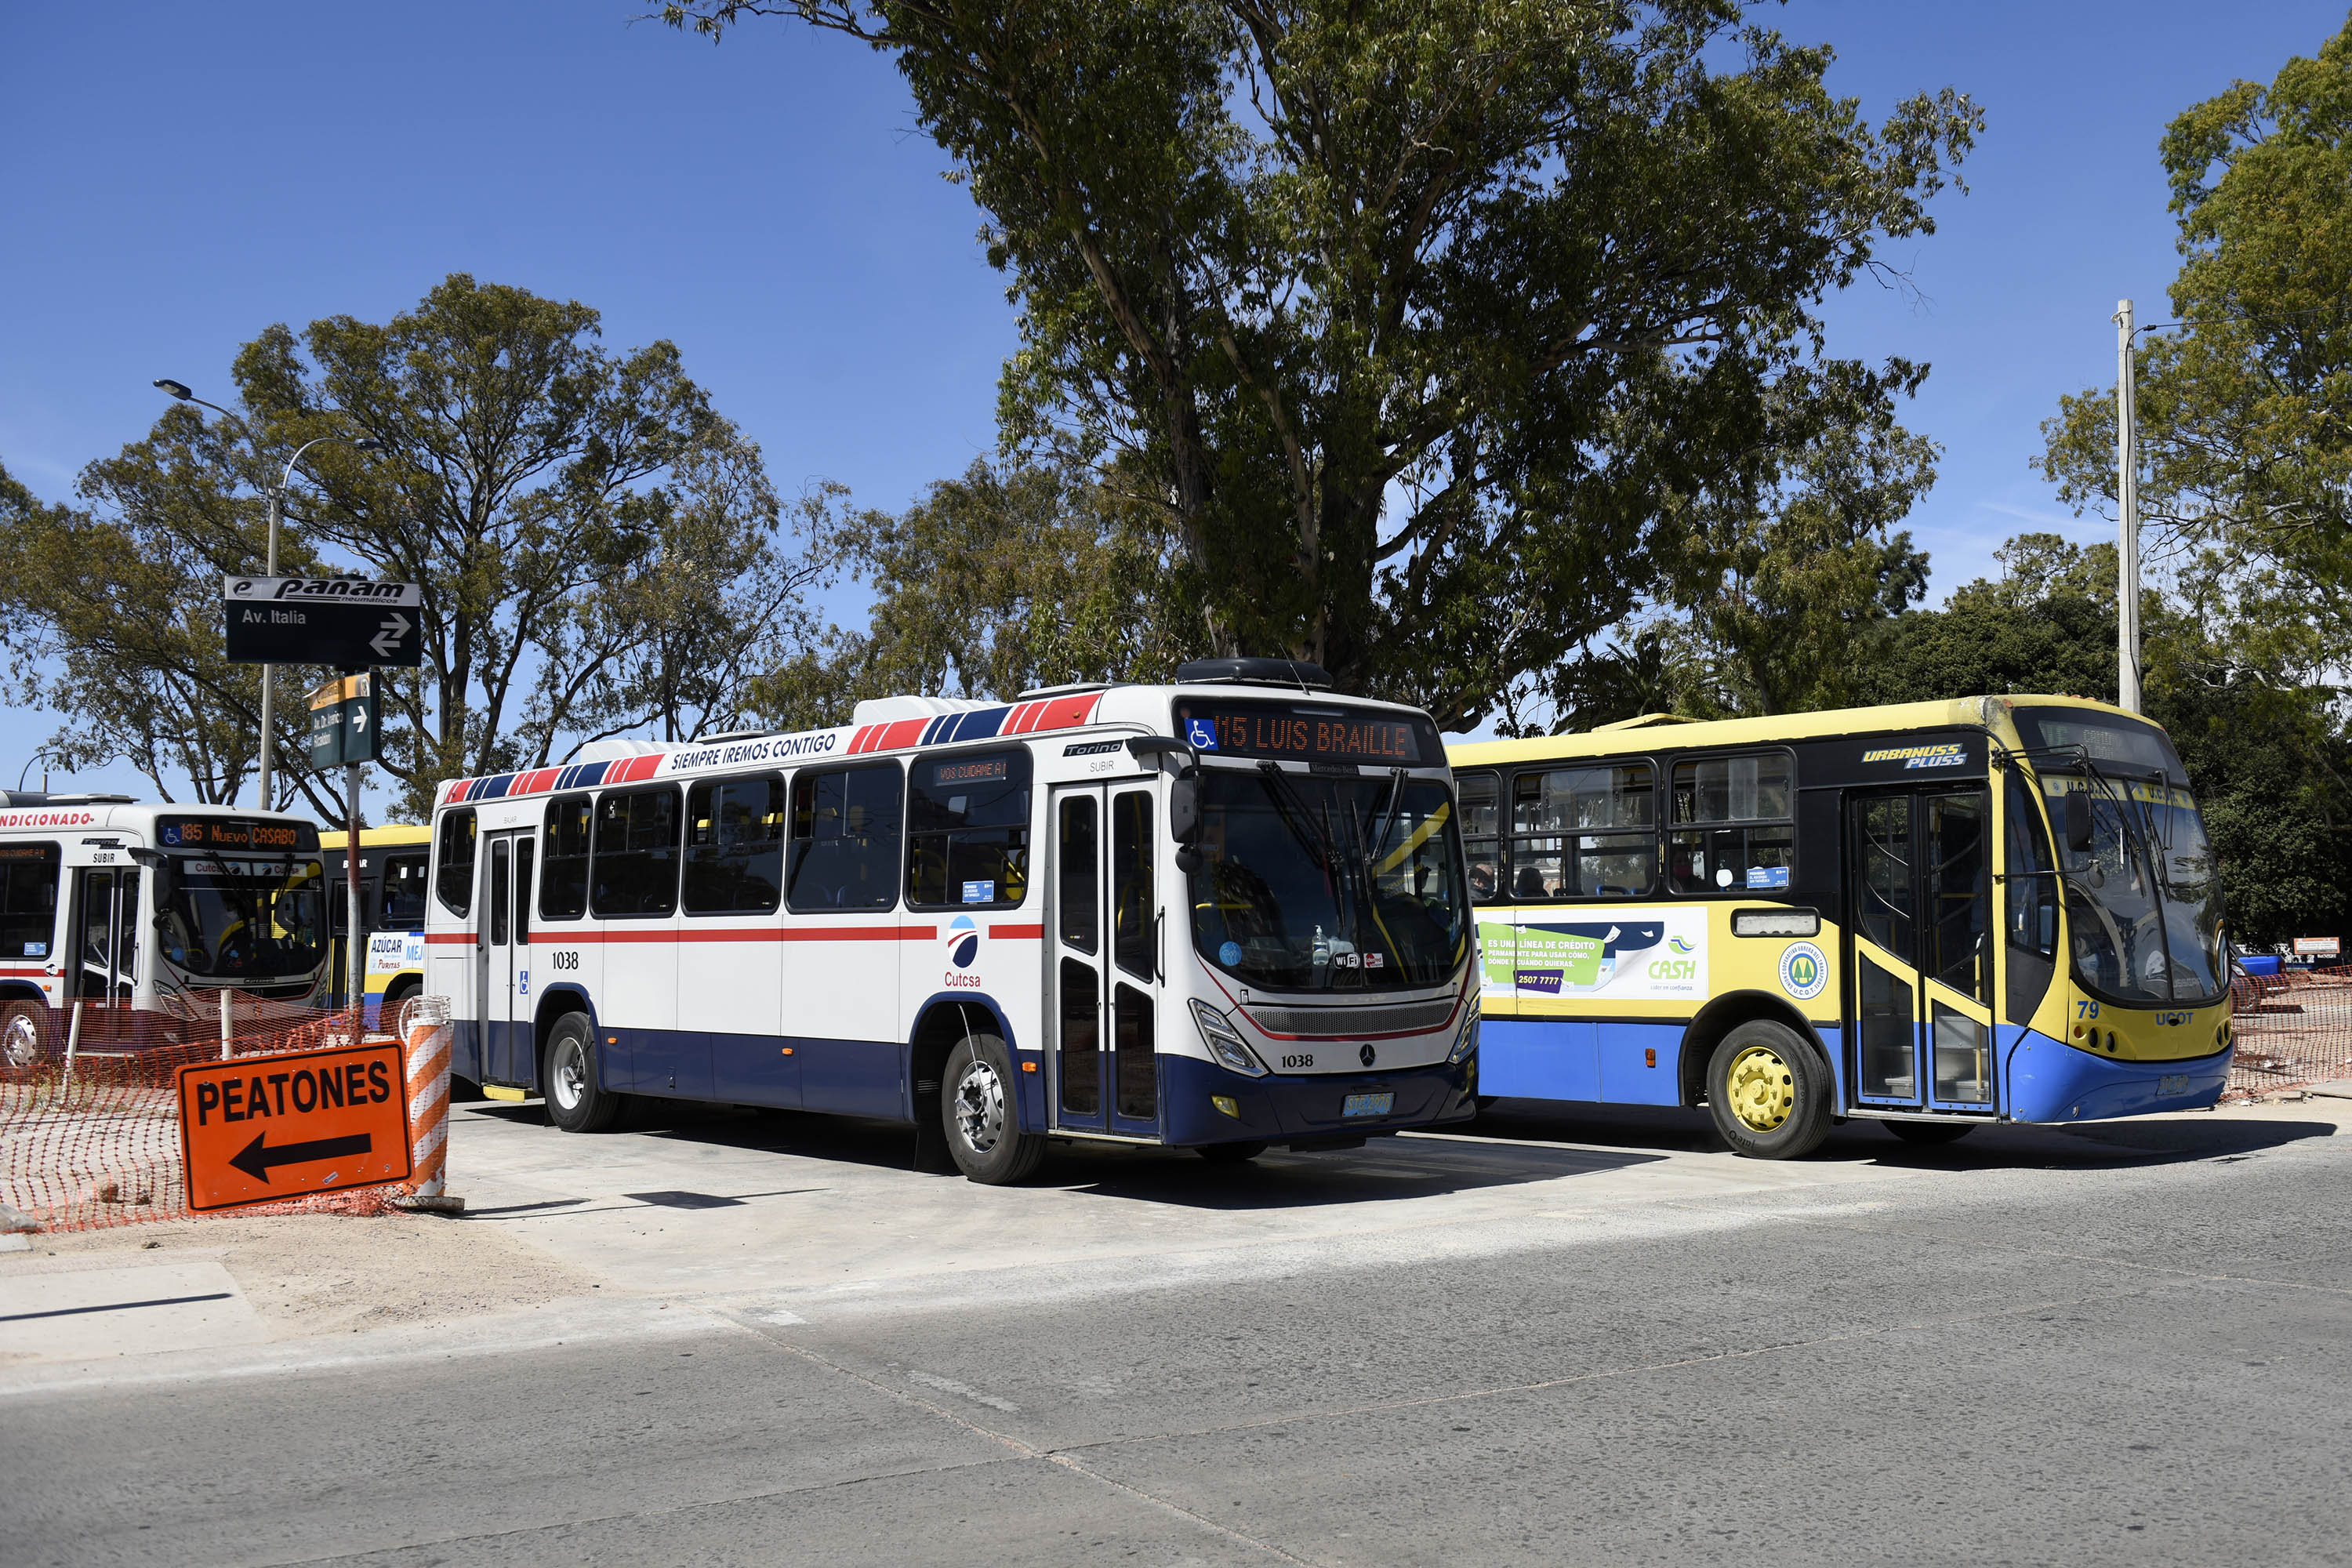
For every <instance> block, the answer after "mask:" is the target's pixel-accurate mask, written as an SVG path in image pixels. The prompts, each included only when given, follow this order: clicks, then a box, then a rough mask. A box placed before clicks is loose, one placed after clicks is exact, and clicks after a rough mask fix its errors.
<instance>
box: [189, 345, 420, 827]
mask: <svg viewBox="0 0 2352 1568" xmlns="http://www.w3.org/2000/svg"><path fill="white" fill-rule="evenodd" d="M155 389H156V390H157V391H159V392H163V393H167V394H169V395H171V396H173V397H176V398H178V399H179V400H180V401H181V402H183V403H194V404H200V405H203V406H205V407H206V408H209V409H211V410H212V411H213V412H214V413H215V414H217V415H219V416H221V417H222V418H224V419H226V420H229V421H231V422H232V423H234V424H236V426H238V427H239V428H240V429H243V430H244V431H245V432H246V434H247V436H248V437H250V436H251V435H252V434H253V430H252V427H251V426H248V425H247V424H246V422H245V421H244V420H242V419H239V418H237V416H236V415H234V414H231V413H230V412H229V411H228V410H227V409H226V408H223V407H222V406H221V405H219V404H217V403H205V400H204V399H203V398H201V397H198V396H197V395H195V394H194V393H193V392H191V391H189V390H188V388H187V386H186V385H185V384H183V383H180V382H176V381H172V380H169V379H163V380H159V381H157V382H156V383H155ZM326 441H334V442H339V443H341V445H343V446H346V447H351V448H352V450H353V451H357V452H380V451H382V450H383V442H381V441H379V440H377V439H376V438H375V437H373V436H357V437H349V436H314V437H311V438H310V440H308V441H305V442H303V443H302V444H301V445H300V446H299V447H295V448H294V455H293V456H292V457H290V458H287V459H286V471H285V472H284V473H282V474H280V475H278V483H277V484H275V485H273V486H271V487H270V489H269V547H268V566H267V569H266V571H265V573H264V575H266V576H270V577H275V576H277V575H278V519H279V517H280V516H281V515H282V514H283V512H284V510H285V504H286V487H287V486H289V485H290V484H292V483H293V482H294V465H295V464H297V463H299V462H300V461H301V460H302V454H303V453H305V452H307V451H309V450H310V448H311V447H316V446H318V445H320V443H321V442H326ZM277 669H278V667H277V666H276V665H273V664H265V665H263V666H262V667H261V787H260V793H261V809H262V810H264V811H268V809H269V800H270V795H269V783H270V779H269V774H270V764H271V763H273V762H274V761H276V752H277V741H278V714H277V686H278V682H277V679H276V677H277Z"/></svg>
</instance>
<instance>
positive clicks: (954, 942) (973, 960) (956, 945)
mask: <svg viewBox="0 0 2352 1568" xmlns="http://www.w3.org/2000/svg"><path fill="white" fill-rule="evenodd" d="M980 940H981V938H980V923H979V922H978V921H974V920H973V919H972V918H971V916H970V915H958V916H956V918H955V919H953V920H952V921H949V922H948V934H947V944H948V973H947V983H948V984H950V985H956V986H962V987H965V988H967V989H971V990H977V989H979V986H980V976H979V975H977V974H974V973H971V971H972V970H974V969H976V968H978V967H979V965H980Z"/></svg>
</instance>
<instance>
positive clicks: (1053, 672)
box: [754, 460, 1206, 726]
mask: <svg viewBox="0 0 2352 1568" xmlns="http://www.w3.org/2000/svg"><path fill="white" fill-rule="evenodd" d="M1117 479H1118V474H1117V473H1116V472H1114V473H1113V474H1111V475H1110V476H1108V478H1107V479H1100V480H1098V479H1097V478H1095V477H1094V476H1093V475H1091V474H1089V473H1087V472H1084V471H1081V470H1079V469H1076V468H1072V467H1069V466H1066V465H1057V464H1023V465H1017V466H1013V467H1008V468H999V467H997V466H995V465H993V464H991V463H989V462H987V461H985V460H983V461H980V462H975V463H974V464H973V465H972V466H971V468H970V469H969V470H968V471H966V472H965V473H964V475H963V476H962V477H961V479H943V480H941V481H940V482H939V483H937V484H934V485H933V486H931V488H930V489H929V492H928V493H927V494H926V495H925V496H924V498H923V500H920V501H919V502H918V503H917V504H915V505H914V506H912V507H909V508H908V510H906V511H904V512H902V513H900V514H898V515H897V516H892V515H890V514H888V513H885V512H875V511H869V512H865V513H861V514H858V515H856V516H855V517H852V518H850V519H848V520H846V521H845V523H844V525H843V526H842V527H841V528H840V529H839V530H838V531H836V532H835V534H833V535H832V537H831V540H830V544H829V550H830V552H831V556H832V558H833V559H834V560H835V561H837V562H839V563H841V565H842V569H843V570H844V571H845V572H846V573H847V574H849V575H851V576H853V577H855V578H857V579H860V580H862V581H863V582H864V583H865V584H866V585H867V586H868V587H869V588H870V589H871V591H872V593H873V594H874V605H873V609H872V613H871V615H870V616H869V618H868V622H867V626H866V630H864V631H862V632H845V631H843V630H842V629H841V628H839V627H837V626H836V627H831V628H828V630H827V632H826V634H825V635H824V638H823V639H822V640H821V641H819V642H818V643H816V644H815V645H814V646H812V647H810V648H809V649H808V650H807V651H806V652H804V653H803V655H801V656H800V657H799V658H796V659H794V660H793V661H791V662H790V663H788V664H786V665H785V666H783V667H782V668H780V669H778V670H775V671H773V672H772V673H771V674H770V675H768V676H766V677H765V678H763V679H761V681H760V682H758V683H757V685H756V687H755V689H754V700H755V701H756V702H758V703H759V705H760V706H761V710H762V711H763V712H764V713H766V714H767V715H768V716H770V717H771V718H772V720H773V721H776V722H779V723H784V724H791V725H795V726H799V725H817V724H839V723H846V722H847V721H848V719H849V713H850V710H851V709H852V708H853V707H854V706H855V705H856V702H857V700H859V699H860V698H866V697H878V696H884V695H887V694H888V693H891V692H897V691H921V692H935V693H939V694H940V695H944V696H951V697H980V698H993V699H998V700H1003V699H1009V698H1011V697H1013V696H1014V695H1016V694H1017V693H1019V692H1021V691H1024V690H1026V689H1030V688H1032V687H1036V686H1047V685H1053V684H1055V683H1057V682H1061V681H1068V680H1164V679H1168V678H1169V677H1170V676H1171V674H1172V673H1173V672H1174V669H1175V666H1176V665H1177V663H1178V662H1179V661H1180V660H1181V659H1184V658H1192V657H1194V656H1195V655H1197V654H1200V653H1202V652H1203V651H1205V649H1204V646H1203V645H1204V643H1205V641H1206V639H1205V637H1203V636H1202V632H1201V629H1200V623H1199V621H1198V620H1197V618H1195V617H1193V616H1191V615H1189V614H1187V613H1186V611H1185V610H1184V608H1183V598H1184V596H1183V595H1182V593H1181V589H1180V587H1179V585H1178V584H1179V579H1180V578H1181V574H1182V570H1183V569H1182V566H1181V563H1180V561H1179V560H1178V559H1177V555H1176V542H1175V540H1174V538H1173V537H1172V533H1171V529H1170V528H1169V526H1168V514H1167V510H1166V509H1165V508H1163V507H1160V506H1156V505H1152V504H1150V503H1149V502H1146V501H1143V500H1139V499H1138V498H1137V497H1135V496H1134V495H1132V494H1130V493H1128V492H1125V491H1122V490H1120V489H1118V488H1117V483H1116V481H1117Z"/></svg>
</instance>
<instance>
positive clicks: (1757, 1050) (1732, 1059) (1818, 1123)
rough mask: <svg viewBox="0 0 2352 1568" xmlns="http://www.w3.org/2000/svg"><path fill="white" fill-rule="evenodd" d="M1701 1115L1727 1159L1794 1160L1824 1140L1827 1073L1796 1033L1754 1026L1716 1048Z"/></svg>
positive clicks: (1760, 1021) (1757, 1022) (1762, 1022)
mask: <svg viewBox="0 0 2352 1568" xmlns="http://www.w3.org/2000/svg"><path fill="white" fill-rule="evenodd" d="M1706 1108H1707V1110H1708V1111H1709V1112H1711V1113H1712V1114H1713V1115H1714V1117H1715V1129H1716V1131H1718V1132H1720V1133H1722V1134H1723V1141H1724V1142H1727V1143H1728V1144H1730V1145H1731V1147H1732V1151H1733V1152H1735V1153H1739V1154H1745V1155H1747V1156H1748V1158H1749V1159H1751V1160H1793V1159H1796V1158H1797V1157H1799V1156H1800V1155H1803V1154H1810V1153H1811V1152H1813V1151H1814V1150H1815V1149H1818V1148H1820V1147H1821V1145H1822V1139H1824V1138H1827V1137H1828V1136H1829V1135H1830V1075H1829V1068H1827V1067H1826V1066H1824V1065H1823V1064H1822V1058H1821V1057H1820V1056H1819V1055H1818V1054H1817V1053H1816V1052H1815V1051H1814V1050H1813V1047H1811V1045H1809V1044H1808V1043H1806V1041H1805V1039H1804V1037H1802V1036H1801V1035H1799V1034H1798V1033H1797V1032H1796V1031H1795V1030H1794V1029H1791V1028H1790V1027H1789V1026H1787V1025H1785V1024H1775V1023H1773V1022H1771V1021H1770V1020H1769V1019H1765V1018H1757V1019H1753V1020H1751V1021H1749V1022H1748V1023H1745V1024H1742V1025H1740V1026H1738V1028H1736V1029H1734V1030H1732V1031H1731V1032H1730V1033H1729V1034H1727V1035H1726V1036H1724V1037H1723V1039H1722V1041H1721V1043H1720V1044H1718V1045H1717V1047H1715V1056H1714V1058H1712V1059H1711V1060H1710V1061H1709V1062H1708V1063H1707V1069H1706Z"/></svg>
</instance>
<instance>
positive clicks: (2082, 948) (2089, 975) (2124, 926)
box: [2017, 710, 2226, 1006]
mask: <svg viewBox="0 0 2352 1568" xmlns="http://www.w3.org/2000/svg"><path fill="white" fill-rule="evenodd" d="M2017 722H2018V728H2019V730H2020V731H2021V733H2022V734H2023V736H2024V738H2025V741H2026V743H2027V744H2028V745H2029V746H2032V747H2036V748H2051V749H2061V750H2063V749H2070V748H2071V749H2075V751H2076V756H2077V758H2078V759H2079V760H2080V763H2081V765H2082V766H2083V768H2084V772H2083V773H2077V774H2074V775H2072V776H2070V775H2069V774H2068V773H2064V772H2062V771H2061V770H2062V769H2063V767H2064V763H2065V759H2064V758H2063V757H2046V756H2045V757H2044V758H2042V759H2040V765H2041V771H2042V790H2043V793H2044V794H2045V795H2046V796H2047V797H2048V799H2049V803H2050V808H2051V815H2052V816H2053V820H2055V821H2056V822H2057V823H2058V825H2059V828H2060V831H2059V833H2058V835H2057V838H2058V846H2059V848H2058V862H2059V868H2060V870H2061V871H2062V873H2063V877H2064V880H2065V889H2066V914H2067V925H2068V927H2069V929H2070V930H2071V931H2072V932H2073V934H2074V969H2075V973H2076V974H2077V976H2078V977H2079V978H2080V979H2081V981H2082V983H2083V984H2084V985H2085V986H2086V987H2088V988H2089V989H2091V990H2093V991H2095V992H2097V993H2098V994H2101V995H2102V996H2105V997H2106V998H2108V999H2109V1000H2112V1001H2116V1002H2121V1003H2126V1004H2140V1005H2168V1004H2184V1005H2190V1006H2201V1005H2206V1004H2208V1003H2210V1002H2213V1001H2216V1000H2218V999H2219V998H2220V996H2221V991H2222V987H2223V985H2224V984H2225V975H2226V971H2225V969H2224V966H2223V959H2222V955H2221V873H2220V868H2219V867H2218V866H2217V865H2216V864H2215V861H2214V857H2213V842H2212V840H2211V839H2210V837H2207V835H2206V832H2205V820H2204V818H2203V816H2200V814H2199V812H2198V809H2197V801H2196V797H2195V796H2194V795H2192V794H2190V792H2189V776H2188V773H2187V772H2186V771H2185V770H2184V769H2183V768H2182V767H2181V765H2180V759H2179V756H2178V755H2177V754H2176V753H2175V752H2173V750H2172V746H2171V744H2170V742H2168V741H2167V740H2166V739H2165V738H2164V732H2163V731H2160V730H2158V729H2157V728H2156V727H2155V726H2153V725H2148V724H2139V723H2135V722H2133V721H2130V720H2127V719H2124V718H2121V717H2117V716H2114V715H2109V714H2104V713H2083V712H2070V711H2065V710H2021V711H2020V712H2019V713H2018V714H2017ZM2074 791H2081V792H2083V793H2084V795H2086V796H2087V800H2086V805H2087V806H2088V808H2089V812H2090V817H2091V846H2090V847H2089V848H2087V849H2076V848H2074V847H2071V846H2069V845H2068V844H2067V843H2066V834H2065V831H2064V817H2063V812H2064V810H2065V804H2064V797H2065V796H2066V795H2068V794H2069V793H2071V792H2074Z"/></svg>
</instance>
